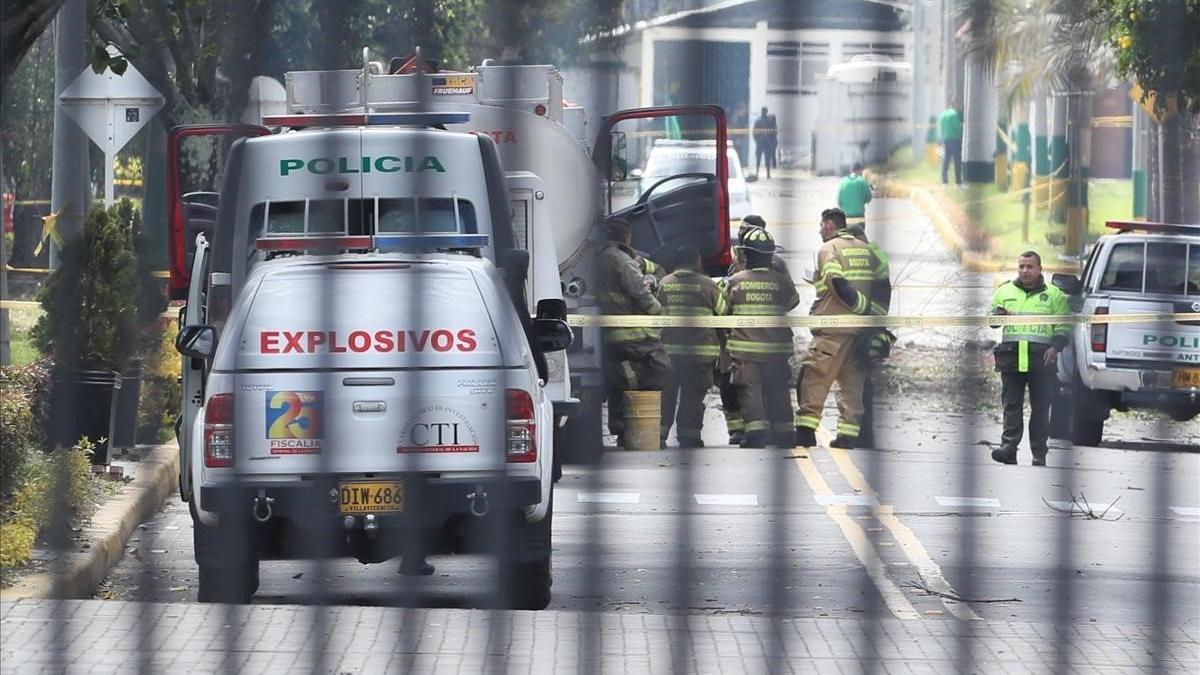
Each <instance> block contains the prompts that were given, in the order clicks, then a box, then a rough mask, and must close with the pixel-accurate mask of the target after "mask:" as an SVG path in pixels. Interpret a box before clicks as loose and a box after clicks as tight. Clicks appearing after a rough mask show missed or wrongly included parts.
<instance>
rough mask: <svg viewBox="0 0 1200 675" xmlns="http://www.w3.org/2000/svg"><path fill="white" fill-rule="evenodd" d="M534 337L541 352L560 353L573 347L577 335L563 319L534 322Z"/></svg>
mask: <svg viewBox="0 0 1200 675" xmlns="http://www.w3.org/2000/svg"><path fill="white" fill-rule="evenodd" d="M539 304H540V303H539ZM533 337H534V339H535V340H537V348H538V349H539V350H540V351H542V352H560V351H562V350H564V349H566V348H567V347H570V346H571V342H572V341H573V340H574V339H575V334H574V333H573V332H572V331H571V327H570V326H568V325H567V322H566V321H563V320H562V319H537V320H535V321H534V322H533Z"/></svg>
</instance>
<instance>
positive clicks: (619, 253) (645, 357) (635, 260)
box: [596, 220, 671, 445]
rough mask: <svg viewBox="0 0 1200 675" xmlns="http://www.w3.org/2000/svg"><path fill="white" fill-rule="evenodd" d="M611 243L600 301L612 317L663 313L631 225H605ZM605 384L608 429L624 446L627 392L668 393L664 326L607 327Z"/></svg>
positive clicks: (603, 253)
mask: <svg viewBox="0 0 1200 675" xmlns="http://www.w3.org/2000/svg"><path fill="white" fill-rule="evenodd" d="M605 236H606V238H607V241H606V242H605V243H604V246H603V247H602V248H601V249H600V251H599V253H598V254H597V256H596V276H597V284H596V285H597V287H598V288H597V301H598V304H599V305H600V311H601V313H603V314H604V315H606V316H612V315H623V314H661V313H662V305H660V304H659V302H658V300H657V299H655V297H654V293H653V292H651V290H650V285H651V284H650V283H649V282H648V281H647V279H646V277H645V275H644V274H643V268H642V263H641V262H640V260H641V259H640V258H639V256H638V254H637V252H636V251H634V250H633V249H632V248H630V246H629V242H630V238H631V231H630V227H629V223H627V222H625V221H623V220H611V221H609V222H607V223H605ZM603 336H604V337H603V342H604V348H603V354H602V357H603V365H604V383H605V389H606V393H607V399H608V430H609V432H611V433H613V434H615V435H616V436H617V444H618V445H624V438H623V433H622V432H623V431H624V428H625V427H624V420H623V419H622V415H623V412H624V407H625V396H624V393H625V392H626V391H662V389H663V387H664V386H666V384H667V382H668V380H669V378H670V376H671V364H670V361H669V360H668V358H667V353H666V351H665V350H663V345H662V340H661V339H660V337H659V331H658V329H654V328H605V329H604V331H603Z"/></svg>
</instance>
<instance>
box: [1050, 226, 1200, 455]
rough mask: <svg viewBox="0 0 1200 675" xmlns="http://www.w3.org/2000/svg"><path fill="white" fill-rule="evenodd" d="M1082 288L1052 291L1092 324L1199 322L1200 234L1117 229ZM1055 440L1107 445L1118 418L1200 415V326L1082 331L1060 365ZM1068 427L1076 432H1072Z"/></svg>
mask: <svg viewBox="0 0 1200 675" xmlns="http://www.w3.org/2000/svg"><path fill="white" fill-rule="evenodd" d="M1108 226H1109V227H1110V228H1113V229H1114V230H1116V232H1114V233H1112V234H1107V235H1104V236H1102V237H1100V238H1099V239H1098V240H1097V241H1096V243H1095V245H1094V246H1093V247H1092V250H1091V252H1090V254H1089V255H1088V259H1087V263H1086V264H1085V265H1084V268H1083V274H1082V277H1081V278H1077V277H1074V276H1070V275H1064V274H1056V275H1054V278H1053V283H1054V284H1055V285H1056V286H1058V287H1060V288H1062V289H1063V290H1064V291H1066V292H1067V294H1068V296H1070V299H1071V302H1072V305H1073V307H1072V308H1073V309H1074V310H1075V311H1076V312H1078V313H1079V314H1083V315H1105V314H1109V315H1120V314H1174V313H1194V312H1200V226H1197V225H1168V224H1160V223H1142V222H1110V223H1108ZM1058 374H1059V380H1060V382H1061V383H1062V384H1063V385H1064V388H1065V393H1066V396H1064V397H1061V398H1060V399H1059V402H1058V404H1057V405H1058V406H1060V407H1058V409H1057V410H1056V414H1055V415H1054V417H1055V420H1056V424H1055V426H1056V435H1060V436H1063V437H1069V438H1070V439H1071V440H1072V441H1073V442H1074V443H1076V444H1078V445H1098V444H1099V443H1100V441H1101V440H1102V438H1103V434H1104V422H1105V420H1106V419H1107V418H1108V415H1109V412H1110V411H1111V410H1114V409H1115V410H1128V409H1130V408H1151V409H1157V410H1161V411H1163V412H1165V413H1166V414H1168V415H1170V416H1171V418H1172V419H1174V420H1177V421H1180V422H1183V421H1187V420H1190V419H1192V418H1194V417H1196V415H1197V414H1200V322H1195V321H1161V322H1156V323H1111V324H1109V323H1095V324H1079V325H1077V326H1076V328H1075V330H1074V334H1073V336H1072V339H1071V343H1070V345H1069V346H1068V347H1067V349H1066V350H1064V351H1063V353H1062V355H1061V356H1060V357H1059V362H1058ZM1068 422H1069V425H1068Z"/></svg>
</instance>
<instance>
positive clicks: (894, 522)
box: [829, 448, 980, 621]
mask: <svg viewBox="0 0 1200 675" xmlns="http://www.w3.org/2000/svg"><path fill="white" fill-rule="evenodd" d="M829 454H830V455H831V456H832V457H833V462H834V464H836V465H837V467H838V470H839V471H841V473H842V476H843V477H845V479H846V482H847V483H849V484H850V487H852V488H854V489H855V490H858V491H860V492H864V493H866V494H877V493H876V492H875V490H874V489H873V488H872V487H871V485H870V483H868V482H867V479H866V478H865V477H863V475H862V472H861V471H859V470H858V467H857V466H856V465H855V464H854V460H853V459H851V458H850V455H849V453H847V452H846V451H845V450H843V449H841V448H829ZM875 517H876V518H877V519H878V520H879V523H880V524H881V525H883V526H884V527H885V528H887V531H888V532H889V533H891V535H892V537H893V538H894V539H895V540H896V543H898V544H900V550H902V551H904V555H905V557H907V558H908V560H909V562H911V563H912V565H913V566H914V567H916V568H917V572H918V574H920V575H921V579H922V580H923V581H924V582H925V585H926V586H928V587H929V588H930V590H934V591H937V592H939V593H948V594H951V595H958V593H957V592H956V591H955V590H954V587H953V586H951V585H950V582H949V581H947V580H946V577H945V576H944V575H943V574H942V568H941V567H940V566H939V565H938V564H937V563H936V562H934V561H933V558H932V557H931V556H930V555H929V551H927V550H926V549H925V547H924V546H923V545H922V544H921V541H920V540H919V539H917V536H916V535H915V534H913V531H912V530H911V529H909V527H908V526H907V525H905V524H904V523H902V522H900V519H899V518H898V517H896V513H895V509H894V508H893V507H892V506H886V505H880V506H879V507H877V508H876V509H875ZM941 600H942V604H943V605H945V607H946V610H947V611H948V612H950V613H951V614H952V615H954V616H955V617H956V618H958V619H961V620H963V621H979V620H980V617H979V615H978V614H976V613H975V610H973V609H971V606H970V605H968V604H966V603H964V602H955V601H954V600H950V599H947V598H942V599H941Z"/></svg>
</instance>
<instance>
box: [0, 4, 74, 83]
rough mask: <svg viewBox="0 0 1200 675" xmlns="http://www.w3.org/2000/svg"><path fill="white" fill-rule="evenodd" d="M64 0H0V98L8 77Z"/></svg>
mask: <svg viewBox="0 0 1200 675" xmlns="http://www.w3.org/2000/svg"><path fill="white" fill-rule="evenodd" d="M62 4H63V0H0V98H3V97H4V96H5V91H6V90H7V88H8V78H9V76H11V75H12V74H13V72H14V71H15V70H16V69H17V66H18V65H20V63H21V59H22V58H24V57H25V54H26V53H27V52H28V51H29V49H30V48H31V47H33V43H35V42H37V39H38V37H39V36H40V35H41V34H42V32H43V31H45V30H46V26H49V25H50V22H51V21H53V20H54V15H55V14H58V8H59V7H61V6H62Z"/></svg>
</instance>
